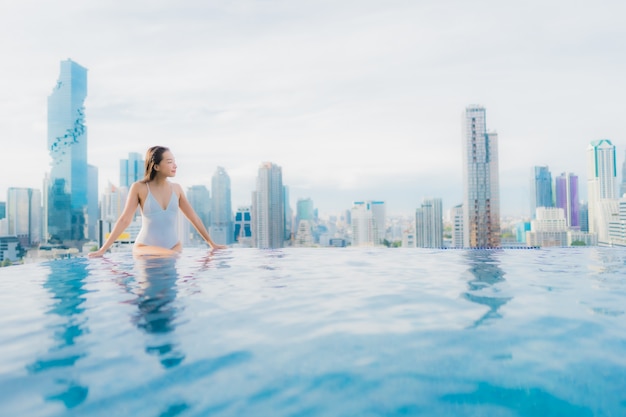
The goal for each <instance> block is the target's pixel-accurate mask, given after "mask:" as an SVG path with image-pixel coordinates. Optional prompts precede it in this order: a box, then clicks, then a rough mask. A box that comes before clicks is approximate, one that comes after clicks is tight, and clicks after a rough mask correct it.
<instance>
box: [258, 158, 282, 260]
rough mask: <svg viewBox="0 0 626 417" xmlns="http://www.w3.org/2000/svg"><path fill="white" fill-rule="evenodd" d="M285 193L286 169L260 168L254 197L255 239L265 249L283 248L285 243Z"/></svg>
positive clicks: (269, 164) (259, 246) (270, 164)
mask: <svg viewBox="0 0 626 417" xmlns="http://www.w3.org/2000/svg"><path fill="white" fill-rule="evenodd" d="M284 198H285V189H284V187H283V174H282V168H281V167H279V166H278V165H276V164H273V163H271V162H264V163H262V164H261V166H260V167H259V172H258V176H257V181H256V191H254V192H253V193H252V211H253V215H252V239H253V242H254V246H255V247H257V248H261V249H276V248H282V247H283V245H284V240H285V201H284Z"/></svg>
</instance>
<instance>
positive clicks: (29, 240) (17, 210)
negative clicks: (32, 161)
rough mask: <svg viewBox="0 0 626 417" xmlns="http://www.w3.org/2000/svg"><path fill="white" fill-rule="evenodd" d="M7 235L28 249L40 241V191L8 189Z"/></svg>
mask: <svg viewBox="0 0 626 417" xmlns="http://www.w3.org/2000/svg"><path fill="white" fill-rule="evenodd" d="M7 220H8V234H9V235H10V236H16V237H17V238H18V240H19V243H20V245H22V246H23V247H30V246H34V245H37V244H38V243H39V242H40V241H41V191H39V190H35V189H33V188H14V187H11V188H9V191H8V196H7Z"/></svg>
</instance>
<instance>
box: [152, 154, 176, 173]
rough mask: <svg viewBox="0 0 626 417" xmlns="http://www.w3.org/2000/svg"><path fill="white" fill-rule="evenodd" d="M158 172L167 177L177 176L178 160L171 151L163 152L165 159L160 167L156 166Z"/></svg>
mask: <svg viewBox="0 0 626 417" xmlns="http://www.w3.org/2000/svg"><path fill="white" fill-rule="evenodd" d="M156 168H157V171H158V172H160V173H161V174H162V175H165V176H166V177H173V176H175V175H176V159H174V154H172V152H170V151H165V152H163V159H161V162H160V163H159V165H157V166H156Z"/></svg>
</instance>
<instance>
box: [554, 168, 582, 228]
mask: <svg viewBox="0 0 626 417" xmlns="http://www.w3.org/2000/svg"><path fill="white" fill-rule="evenodd" d="M555 191H556V206H557V207H558V208H562V209H563V212H564V215H565V219H566V220H567V227H571V228H573V229H580V201H579V199H578V176H577V175H574V174H572V173H568V174H566V173H562V174H561V175H559V176H558V177H556V178H555Z"/></svg>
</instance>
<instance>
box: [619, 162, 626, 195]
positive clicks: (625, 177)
mask: <svg viewBox="0 0 626 417" xmlns="http://www.w3.org/2000/svg"><path fill="white" fill-rule="evenodd" d="M625 194H626V157H625V158H624V162H623V163H622V183H621V185H620V187H619V197H620V198H621V197H624V195H625Z"/></svg>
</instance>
